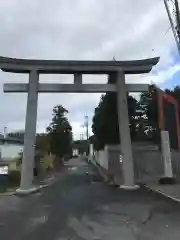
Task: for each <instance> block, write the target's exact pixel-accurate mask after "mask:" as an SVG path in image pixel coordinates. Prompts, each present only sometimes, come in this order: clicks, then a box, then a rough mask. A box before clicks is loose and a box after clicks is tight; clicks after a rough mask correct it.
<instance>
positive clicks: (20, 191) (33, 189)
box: [15, 186, 42, 195]
mask: <svg viewBox="0 0 180 240" xmlns="http://www.w3.org/2000/svg"><path fill="white" fill-rule="evenodd" d="M41 188H42V186H32V187H31V188H28V189H21V188H18V189H17V190H16V192H15V194H16V195H28V194H31V193H35V192H38V191H39V190H40V189H41Z"/></svg>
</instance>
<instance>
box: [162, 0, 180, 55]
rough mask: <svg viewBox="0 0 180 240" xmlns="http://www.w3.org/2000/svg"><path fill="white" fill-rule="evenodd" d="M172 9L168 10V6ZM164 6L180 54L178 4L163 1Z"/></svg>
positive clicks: (176, 2) (172, 0)
mask: <svg viewBox="0 0 180 240" xmlns="http://www.w3.org/2000/svg"><path fill="white" fill-rule="evenodd" d="M169 3H171V7H172V9H170V5H169ZM164 5H165V8H166V11H167V15H168V18H169V22H170V25H171V29H172V32H173V35H174V39H175V42H176V45H177V48H178V52H179V54H180V13H179V2H178V0H171V1H170V0H164Z"/></svg>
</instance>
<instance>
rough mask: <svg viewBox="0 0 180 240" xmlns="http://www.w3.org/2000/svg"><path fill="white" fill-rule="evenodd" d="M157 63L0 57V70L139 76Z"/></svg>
mask: <svg viewBox="0 0 180 240" xmlns="http://www.w3.org/2000/svg"><path fill="white" fill-rule="evenodd" d="M158 61H159V58H158V57H156V58H149V59H142V60H133V61H114V60H113V61H74V60H37V59H17V58H7V57H0V69H2V71H5V72H14V73H29V72H30V71H32V70H35V71H38V72H39V73H44V74H57V73H59V74H71V73H73V74H74V73H82V74H109V73H110V72H111V73H112V72H114V71H120V70H121V71H123V72H124V73H125V74H141V73H148V72H150V71H151V69H152V67H153V66H154V65H156V64H157V63H158Z"/></svg>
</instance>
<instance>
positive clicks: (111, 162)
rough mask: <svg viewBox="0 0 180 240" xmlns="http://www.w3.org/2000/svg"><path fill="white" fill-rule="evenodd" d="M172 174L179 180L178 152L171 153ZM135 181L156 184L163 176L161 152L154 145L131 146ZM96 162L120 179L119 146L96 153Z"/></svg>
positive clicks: (120, 157)
mask: <svg viewBox="0 0 180 240" xmlns="http://www.w3.org/2000/svg"><path fill="white" fill-rule="evenodd" d="M171 158H172V168H173V174H174V176H176V177H177V178H178V179H180V152H179V151H172V152H171ZM133 160H134V174H135V180H136V182H138V183H150V182H151V183H153V182H157V181H158V180H159V178H160V177H162V176H163V174H164V165H163V161H162V156H161V152H160V151H159V150H158V148H157V147H156V146H154V145H141V144H134V145H133ZM96 161H97V162H98V163H99V164H100V165H101V166H102V167H103V168H106V169H108V171H109V172H111V173H113V174H114V175H116V176H117V175H119V177H120V178H122V156H121V154H120V146H119V145H108V146H106V147H105V149H104V151H100V153H96Z"/></svg>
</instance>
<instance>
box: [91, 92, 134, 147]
mask: <svg viewBox="0 0 180 240" xmlns="http://www.w3.org/2000/svg"><path fill="white" fill-rule="evenodd" d="M136 105H137V100H136V99H135V98H133V97H132V96H128V110H129V122H130V130H131V136H132V137H133V136H134V133H135V128H136V124H135V118H136ZM92 131H93V133H94V138H93V141H94V145H95V148H96V149H102V148H104V146H105V144H118V143H119V142H120V139H119V125H118V112H117V94H116V93H107V94H106V95H102V96H101V99H100V102H99V105H98V107H96V108H95V113H94V117H93V124H92Z"/></svg>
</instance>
